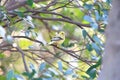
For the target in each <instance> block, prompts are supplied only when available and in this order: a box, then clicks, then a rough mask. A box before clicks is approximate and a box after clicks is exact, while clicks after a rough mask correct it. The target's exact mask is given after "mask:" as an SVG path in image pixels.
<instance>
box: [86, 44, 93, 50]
mask: <svg viewBox="0 0 120 80" xmlns="http://www.w3.org/2000/svg"><path fill="white" fill-rule="evenodd" d="M86 48H87V49H88V51H92V50H93V48H92V45H91V44H89V43H88V44H87V45H86Z"/></svg>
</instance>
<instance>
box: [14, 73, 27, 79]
mask: <svg viewBox="0 0 120 80" xmlns="http://www.w3.org/2000/svg"><path fill="white" fill-rule="evenodd" d="M15 78H16V79H17V80H25V79H24V78H23V77H22V76H20V75H17V74H16V75H15Z"/></svg>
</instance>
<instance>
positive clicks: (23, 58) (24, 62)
mask: <svg viewBox="0 0 120 80" xmlns="http://www.w3.org/2000/svg"><path fill="white" fill-rule="evenodd" d="M16 49H17V50H18V51H19V52H20V53H21V55H22V60H23V64H24V68H25V70H26V72H29V70H28V67H27V63H26V60H25V55H24V52H23V51H22V50H21V49H20V48H19V47H16Z"/></svg>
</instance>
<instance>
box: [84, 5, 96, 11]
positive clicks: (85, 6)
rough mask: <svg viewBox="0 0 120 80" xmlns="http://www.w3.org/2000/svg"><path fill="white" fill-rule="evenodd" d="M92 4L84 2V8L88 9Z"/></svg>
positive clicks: (91, 7)
mask: <svg viewBox="0 0 120 80" xmlns="http://www.w3.org/2000/svg"><path fill="white" fill-rule="evenodd" d="M93 7H94V6H93V5H91V4H84V8H86V9H88V10H91V9H93Z"/></svg>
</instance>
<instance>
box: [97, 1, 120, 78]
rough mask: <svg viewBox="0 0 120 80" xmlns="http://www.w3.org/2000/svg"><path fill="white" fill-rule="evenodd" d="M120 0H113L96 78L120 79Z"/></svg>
mask: <svg viewBox="0 0 120 80" xmlns="http://www.w3.org/2000/svg"><path fill="white" fill-rule="evenodd" d="M119 8H120V0H113V3H112V8H111V11H110V14H109V21H108V26H107V28H106V45H105V51H104V55H103V68H102V71H101V73H100V76H99V78H98V80H120V36H119V35H120V9H119Z"/></svg>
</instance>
